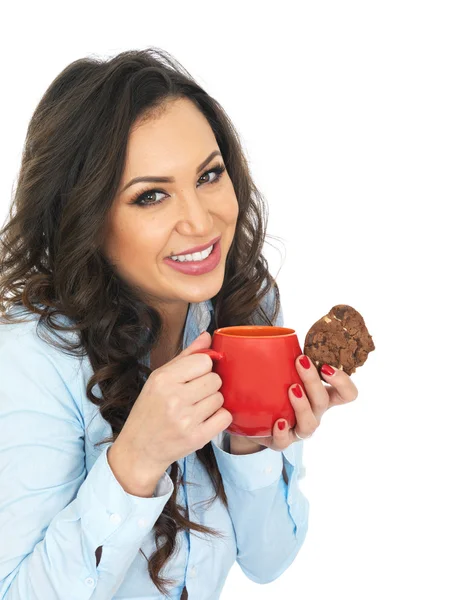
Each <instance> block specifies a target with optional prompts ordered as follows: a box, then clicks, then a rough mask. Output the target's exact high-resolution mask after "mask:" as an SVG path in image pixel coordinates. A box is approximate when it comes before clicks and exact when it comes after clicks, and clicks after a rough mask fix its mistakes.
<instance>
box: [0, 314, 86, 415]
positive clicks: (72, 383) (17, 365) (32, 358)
mask: <svg viewBox="0 0 450 600" xmlns="http://www.w3.org/2000/svg"><path fill="white" fill-rule="evenodd" d="M11 312H14V313H15V314H18V315H20V318H21V319H22V318H26V321H21V322H16V323H6V322H5V321H3V320H1V319H0V397H1V398H0V409H1V408H2V406H1V402H2V401H5V399H8V400H9V401H11V402H12V401H13V402H14V403H15V405H16V406H17V407H18V406H19V405H21V404H22V403H26V406H27V407H29V408H31V407H32V406H33V405H38V406H39V408H44V407H45V406H47V408H52V409H55V410H58V409H60V410H63V411H65V412H67V410H68V411H70V412H71V414H72V416H73V417H74V418H76V419H77V420H82V411H81V402H80V366H81V359H80V358H78V357H77V356H71V355H70V354H67V353H65V352H63V351H62V350H61V349H58V348H57V347H55V346H53V345H52V344H51V343H49V342H48V341H46V339H45V337H50V339H51V338H52V333H51V332H49V330H48V329H47V328H45V333H44V335H42V333H41V331H42V330H44V328H43V327H40V328H39V332H38V321H39V315H35V314H32V313H29V312H27V313H25V312H23V311H21V310H17V309H15V310H14V311H11ZM57 334H58V336H61V337H66V336H73V335H74V334H73V333H71V332H57ZM56 339H58V338H56ZM55 400H56V403H55ZM3 408H5V406H4V405H3Z"/></svg>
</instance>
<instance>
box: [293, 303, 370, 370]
mask: <svg viewBox="0 0 450 600" xmlns="http://www.w3.org/2000/svg"><path fill="white" fill-rule="evenodd" d="M372 350H375V344H374V343H373V340H372V336H371V335H370V333H369V332H368V330H367V327H366V324H365V323H364V319H363V318H362V316H361V315H360V314H359V312H358V311H357V310H355V309H354V308H352V307H351V306H348V305H347V304H337V305H336V306H333V308H332V309H331V310H330V312H329V313H328V314H327V315H325V316H324V317H322V318H321V319H319V321H317V322H316V323H314V325H313V326H312V327H311V328H310V330H309V331H308V333H307V334H306V338H305V344H304V348H303V353H304V354H306V355H307V356H309V358H310V359H311V360H312V362H313V363H314V365H315V366H316V368H317V370H318V371H319V373H320V369H321V367H322V365H323V364H325V363H326V364H328V365H331V366H332V367H335V368H337V369H341V370H343V371H345V372H346V373H347V375H351V374H352V373H354V372H355V370H356V369H357V367H360V366H361V365H363V364H364V363H365V362H366V360H367V356H368V354H369V352H372Z"/></svg>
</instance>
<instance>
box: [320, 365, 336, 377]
mask: <svg viewBox="0 0 450 600" xmlns="http://www.w3.org/2000/svg"><path fill="white" fill-rule="evenodd" d="M321 371H322V373H325V375H328V376H330V375H333V374H334V369H333V367H330V365H323V366H322V368H321Z"/></svg>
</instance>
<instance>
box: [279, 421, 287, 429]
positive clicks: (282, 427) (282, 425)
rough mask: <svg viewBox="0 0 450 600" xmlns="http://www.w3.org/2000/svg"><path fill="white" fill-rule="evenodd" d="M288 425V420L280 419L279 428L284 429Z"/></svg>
mask: <svg viewBox="0 0 450 600" xmlns="http://www.w3.org/2000/svg"><path fill="white" fill-rule="evenodd" d="M285 427H286V421H280V422H279V423H278V429H281V431H283V429H284V428H285Z"/></svg>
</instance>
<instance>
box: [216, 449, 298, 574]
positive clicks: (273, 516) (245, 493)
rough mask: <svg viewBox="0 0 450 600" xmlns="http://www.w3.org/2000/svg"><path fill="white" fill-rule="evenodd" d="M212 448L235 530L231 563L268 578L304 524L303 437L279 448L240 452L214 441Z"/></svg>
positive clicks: (293, 550)
mask: <svg viewBox="0 0 450 600" xmlns="http://www.w3.org/2000/svg"><path fill="white" fill-rule="evenodd" d="M212 448H213V451H214V454H215V457H216V460H217V465H218V468H219V471H220V474H221V475H222V480H223V484H224V488H225V492H226V494H227V498H228V510H229V513H230V517H231V520H232V522H233V526H234V530H235V533H236V543H237V558H236V560H237V563H238V564H239V566H240V567H241V569H242V571H243V572H244V573H245V575H246V576H247V577H248V578H249V579H251V580H252V581H254V582H255V583H270V582H271V581H274V580H275V579H277V578H278V577H279V576H280V575H281V574H282V573H284V571H285V570H286V569H287V568H288V567H289V566H290V565H291V564H292V562H293V561H294V559H295V557H296V556H297V554H298V552H299V550H300V548H301V546H302V545H303V542H304V540H305V537H306V533H307V530H308V517H309V502H308V500H307V498H306V497H305V496H304V494H303V493H302V491H301V489H300V487H299V483H298V482H299V480H300V479H302V478H303V477H304V474H305V469H304V467H303V463H302V453H303V442H302V441H299V442H295V443H294V444H291V446H289V448H287V449H286V450H285V451H283V452H277V451H275V450H272V449H271V448H266V449H264V450H261V451H260V452H255V453H253V454H241V455H236V454H229V453H228V452H225V451H224V450H222V449H220V448H219V447H218V446H217V445H216V444H215V443H214V442H213V443H212ZM283 465H284V466H285V470H286V475H287V479H288V482H287V483H286V482H285V480H284V477H283V475H282V470H283Z"/></svg>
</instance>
